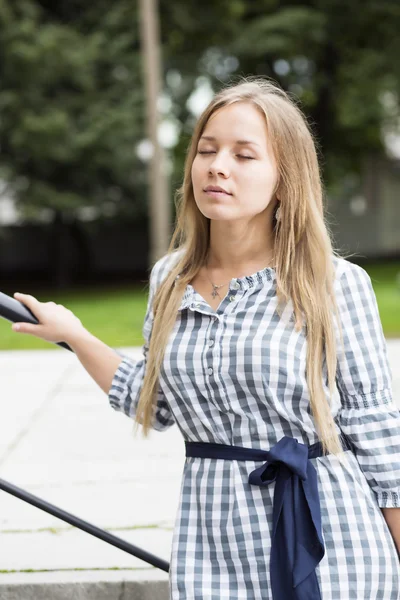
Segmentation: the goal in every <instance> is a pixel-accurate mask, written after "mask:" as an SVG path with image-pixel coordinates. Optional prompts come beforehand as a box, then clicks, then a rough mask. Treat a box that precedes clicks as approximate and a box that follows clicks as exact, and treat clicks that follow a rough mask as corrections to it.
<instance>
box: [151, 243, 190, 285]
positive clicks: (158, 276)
mask: <svg viewBox="0 0 400 600" xmlns="http://www.w3.org/2000/svg"><path fill="white" fill-rule="evenodd" d="M183 252H184V249H183V248H178V250H174V251H173V252H167V254H164V256H162V257H161V258H159V259H158V260H157V262H156V263H155V264H154V265H153V267H152V269H151V272H150V287H151V288H157V287H158V286H159V285H160V284H161V283H162V282H163V281H164V279H165V278H166V277H167V275H168V273H170V271H172V269H173V268H174V267H175V265H176V264H177V262H178V261H179V260H180V258H181V257H182V254H183Z"/></svg>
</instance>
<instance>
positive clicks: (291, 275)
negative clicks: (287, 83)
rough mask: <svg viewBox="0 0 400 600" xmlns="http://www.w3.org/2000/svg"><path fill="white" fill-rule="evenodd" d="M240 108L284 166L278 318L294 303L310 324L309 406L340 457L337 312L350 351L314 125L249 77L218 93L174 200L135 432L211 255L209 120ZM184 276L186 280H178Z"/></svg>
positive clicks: (328, 447) (145, 422)
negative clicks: (169, 260)
mask: <svg viewBox="0 0 400 600" xmlns="http://www.w3.org/2000/svg"><path fill="white" fill-rule="evenodd" d="M234 102H249V103H252V104H253V105H254V106H255V107H256V108H258V110H260V111H261V113H262V114H263V115H265V119H266V123H267V129H268V136H269V140H270V142H271V145H272V150H273V152H274V155H275V158H276V160H277V167H278V182H277V186H276V190H275V191H276V195H277V196H278V197H279V199H280V202H279V203H278V206H280V207H281V214H280V219H279V220H278V221H277V220H276V218H275V214H274V216H273V221H274V222H273V230H274V235H275V239H274V245H275V256H274V258H275V269H276V278H277V289H276V294H277V298H278V308H277V310H278V313H279V315H281V314H282V311H283V309H284V307H285V305H286V303H287V302H288V300H289V299H291V300H292V303H293V310H294V316H295V328H296V331H299V330H300V329H301V328H302V326H303V316H304V318H305V324H306V336H307V363H306V365H307V366H306V377H307V383H308V387H309V394H310V404H311V410H312V414H313V417H314V420H315V425H316V430H317V432H318V434H319V439H320V441H321V442H322V447H323V452H324V453H325V454H326V453H332V454H335V455H336V456H338V457H339V458H340V456H339V455H340V454H341V453H343V449H342V444H341V442H340V439H339V436H338V433H337V431H336V428H335V422H334V419H333V416H332V413H331V410H330V404H329V403H328V401H327V398H326V394H325V392H324V389H323V381H322V379H323V378H322V373H323V359H324V356H323V354H324V351H325V354H326V368H327V374H328V384H329V392H330V399H332V395H333V393H334V387H335V373H336V360H337V358H336V343H335V332H334V326H333V314H332V311H334V312H335V315H336V317H337V322H338V326H339V331H340V336H341V340H342V344H343V337H342V330H341V327H340V319H339V315H338V307H337V303H336V299H335V296H334V292H333V280H334V275H335V273H334V265H333V261H332V257H333V256H339V255H338V253H337V251H335V250H333V248H332V242H331V236H330V232H329V231H328V226H327V224H326V222H325V221H326V219H325V217H324V207H323V191H322V184H321V177H320V172H319V166H318V158H317V152H316V147H315V142H314V140H313V136H312V134H311V131H310V128H309V125H308V123H307V121H306V119H305V117H304V116H303V114H302V112H301V110H300V109H299V108H298V106H297V104H296V102H295V101H294V100H292V99H291V98H290V96H289V95H288V94H287V93H286V92H285V91H283V90H282V89H281V88H279V87H277V85H276V84H274V83H273V82H271V81H270V80H268V79H266V78H260V77H245V78H241V79H240V81H239V82H238V83H230V84H229V85H227V86H226V87H225V88H223V89H222V90H221V91H219V93H217V94H216V95H215V96H214V98H213V99H212V100H211V102H210V103H209V105H208V106H207V108H206V109H205V110H204V111H203V113H202V114H201V116H200V118H199V119H198V122H197V124H196V126H195V129H194V132H193V135H192V138H191V141H190V144H189V147H188V151H187V156H186V161H185V169H184V179H183V183H182V185H181V187H180V188H179V189H178V190H177V193H176V196H175V204H176V226H175V230H174V232H173V235H172V238H171V242H170V246H169V248H168V251H167V253H168V254H170V253H172V252H174V251H176V250H180V249H181V250H183V252H181V253H179V254H178V256H179V258H178V261H177V262H176V263H175V265H174V266H173V267H172V268H171V270H170V271H169V273H168V274H167V276H166V277H165V279H164V280H163V281H162V283H161V284H160V286H159V287H158V289H157V291H156V293H155V296H154V299H153V314H154V321H153V328H152V332H151V339H150V343H149V352H148V357H147V365H146V374H145V377H144V381H143V384H142V389H141V394H140V399H139V404H138V407H137V412H136V417H135V425H136V427H137V426H138V424H139V423H140V424H141V425H142V427H143V435H144V437H147V436H148V434H149V431H150V429H151V422H152V418H153V410H154V409H155V405H154V403H155V398H156V395H157V393H156V392H157V387H158V379H159V373H160V368H161V365H162V361H163V357H164V353H165V347H166V345H167V342H168V339H169V336H170V334H171V331H172V329H173V327H174V324H175V322H176V318H177V311H178V308H179V306H180V303H181V300H182V296H183V293H184V291H185V288H186V285H187V284H188V283H190V282H191V281H192V279H194V277H195V276H196V274H197V273H198V271H199V270H200V268H201V267H202V266H203V265H204V263H205V261H206V259H207V254H208V249H209V219H208V218H206V217H205V216H204V215H203V214H202V213H201V212H200V210H199V209H198V207H197V205H196V202H195V199H194V194H193V186H192V179H191V168H192V163H193V161H194V158H195V156H196V152H197V145H198V141H199V138H200V136H201V135H202V133H203V131H204V129H205V126H206V124H207V121H208V119H209V118H210V116H211V115H212V114H213V113H215V111H217V110H218V109H220V108H222V107H223V106H227V105H229V104H232V103H234ZM177 275H179V276H180V277H179V278H178V279H177V280H176V277H177Z"/></svg>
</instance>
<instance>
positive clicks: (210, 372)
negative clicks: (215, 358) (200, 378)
mask: <svg viewBox="0 0 400 600" xmlns="http://www.w3.org/2000/svg"><path fill="white" fill-rule="evenodd" d="M213 372H214V369H213V368H212V367H208V374H209V375H212V374H213Z"/></svg>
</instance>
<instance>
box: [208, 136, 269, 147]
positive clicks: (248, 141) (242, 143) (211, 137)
mask: <svg viewBox="0 0 400 600" xmlns="http://www.w3.org/2000/svg"><path fill="white" fill-rule="evenodd" d="M200 140H208V141H209V142H215V137H213V136H211V135H202V136H201V138H200ZM200 140H199V141H200ZM235 144H239V145H241V146H247V145H248V144H253V145H254V146H259V145H260V144H257V142H252V141H251V140H236V142H235Z"/></svg>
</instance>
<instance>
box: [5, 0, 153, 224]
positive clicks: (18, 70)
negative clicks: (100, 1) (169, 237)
mask: <svg viewBox="0 0 400 600" xmlns="http://www.w3.org/2000/svg"><path fill="white" fill-rule="evenodd" d="M76 4H77V3H76ZM125 9H126V7H125ZM126 12H127V11H126V10H124V3H120V4H119V6H118V7H114V9H112V10H110V11H108V12H106V13H105V14H104V13H99V14H97V21H95V22H93V21H92V22H91V19H90V14H88V13H86V12H85V11H83V14H82V15H80V14H79V12H78V11H77V12H76V14H73V15H71V20H69V22H68V21H67V22H60V21H59V20H58V19H57V16H58V15H55V14H54V13H50V12H49V11H48V10H46V8H44V7H42V6H40V4H39V3H35V2H33V1H30V0H26V1H24V2H22V1H18V0H17V1H16V2H13V3H11V2H9V1H8V0H3V1H2V10H1V11H0V51H1V54H2V61H1V63H0V73H1V79H2V87H1V90H0V111H1V125H0V133H1V139H2V147H1V155H0V159H1V168H2V173H3V176H5V178H6V179H7V180H8V181H10V182H11V184H12V189H14V190H15V191H16V192H17V193H18V196H17V198H18V199H19V201H20V203H21V204H24V205H25V206H27V207H28V208H29V207H31V206H40V207H49V208H53V209H62V210H64V211H70V212H73V211H74V210H75V209H76V208H77V207H79V206H82V205H88V204H93V205H96V206H98V207H100V208H101V207H107V208H108V210H110V205H113V204H114V205H118V210H120V211H121V210H122V211H123V210H124V208H125V210H126V211H128V212H130V213H131V214H132V213H133V214H134V211H135V210H136V212H137V213H139V214H140V213H141V212H142V213H143V212H144V210H145V203H144V202H143V200H141V201H139V200H136V201H135V202H133V201H132V200H133V198H135V197H136V198H143V196H144V194H143V190H144V188H145V180H144V176H143V168H142V165H141V164H140V163H139V161H138V159H137V157H136V154H135V151H134V150H135V144H136V143H137V141H138V139H140V136H141V135H142V130H143V120H144V115H143V91H142V87H143V86H142V84H141V78H140V76H141V73H140V59H139V55H138V48H137V39H136V38H137V34H136V33H135V31H134V28H131V27H130V28H129V29H128V27H127V25H126V23H124V22H123V21H124V18H126V16H127V14H126ZM78 15H79V16H78ZM60 16H64V17H65V15H60ZM72 17H73V19H72ZM118 17H119V18H118ZM121 29H122V31H120V30H121ZM119 33H120V35H119ZM134 205H136V206H134ZM111 208H112V206H111Z"/></svg>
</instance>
